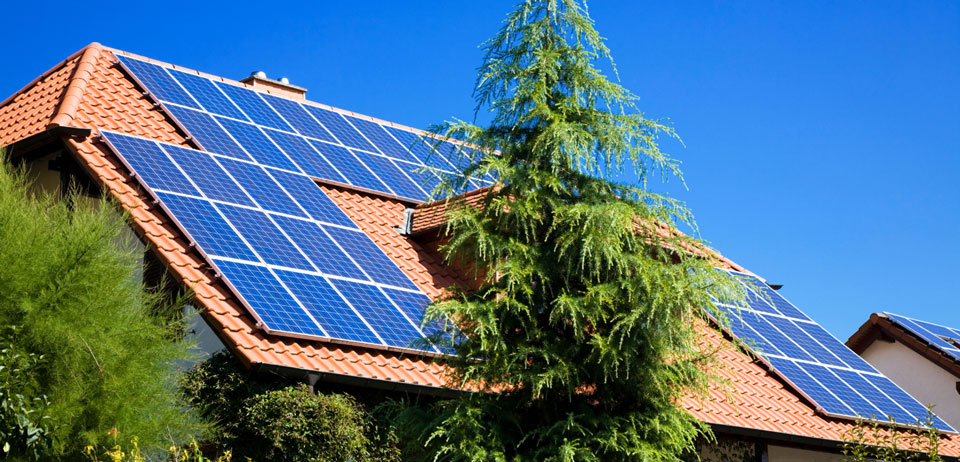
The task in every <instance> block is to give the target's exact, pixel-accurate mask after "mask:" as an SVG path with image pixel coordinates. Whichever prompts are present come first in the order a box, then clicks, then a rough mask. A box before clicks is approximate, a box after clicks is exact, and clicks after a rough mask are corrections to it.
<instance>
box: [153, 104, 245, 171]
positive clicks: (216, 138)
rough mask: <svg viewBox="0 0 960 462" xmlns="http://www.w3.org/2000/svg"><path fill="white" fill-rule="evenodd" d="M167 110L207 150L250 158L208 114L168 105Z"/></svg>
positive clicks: (234, 156)
mask: <svg viewBox="0 0 960 462" xmlns="http://www.w3.org/2000/svg"><path fill="white" fill-rule="evenodd" d="M167 110H168V111H170V113H171V114H173V117H175V118H176V119H177V120H178V121H179V122H180V123H181V124H183V126H184V128H186V129H187V131H188V132H190V134H191V135H193V137H194V138H196V139H197V141H199V142H200V144H201V145H202V146H203V148H204V149H206V150H207V151H210V152H215V153H217V154H222V155H224V156H227V157H233V158H234V159H240V160H250V156H248V155H247V153H245V152H244V151H243V149H241V148H240V146H239V145H238V144H237V142H236V141H234V140H233V139H232V138H230V135H228V134H227V132H225V131H224V130H223V129H222V128H220V125H219V124H217V122H216V121H215V120H214V119H213V116H211V115H210V114H207V113H204V112H198V111H194V110H192V109H186V108H182V107H177V106H168V107H167Z"/></svg>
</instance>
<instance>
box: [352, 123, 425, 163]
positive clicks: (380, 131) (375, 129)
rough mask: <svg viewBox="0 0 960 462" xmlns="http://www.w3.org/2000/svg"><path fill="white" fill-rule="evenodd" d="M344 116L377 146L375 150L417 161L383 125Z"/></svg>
mask: <svg viewBox="0 0 960 462" xmlns="http://www.w3.org/2000/svg"><path fill="white" fill-rule="evenodd" d="M344 117H346V118H347V120H349V121H350V123H351V124H352V125H353V126H354V127H356V128H357V130H360V133H363V136H365V137H366V138H367V139H368V140H370V141H371V142H372V143H373V144H374V146H376V147H377V150H379V151H380V152H381V153H383V154H384V155H386V156H389V157H392V158H394V159H399V160H403V161H406V162H413V163H417V162H418V161H417V159H416V158H415V157H413V154H410V152H409V151H407V150H406V148H405V147H404V146H403V145H401V144H400V142H399V141H397V140H396V139H394V138H393V137H392V136H390V134H389V133H387V131H386V129H384V128H383V125H380V124H378V123H376V122H371V121H369V120H364V119H360V118H357V117H351V116H344Z"/></svg>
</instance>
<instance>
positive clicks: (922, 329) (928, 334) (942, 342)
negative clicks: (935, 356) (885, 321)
mask: <svg viewBox="0 0 960 462" xmlns="http://www.w3.org/2000/svg"><path fill="white" fill-rule="evenodd" d="M883 314H884V316H886V317H888V318H890V319H891V320H892V321H893V322H894V323H896V324H897V325H899V326H900V327H902V328H904V329H906V330H907V331H908V332H910V333H912V334H913V335H916V336H917V337H920V338H921V339H923V340H924V341H926V342H927V343H929V344H930V345H932V346H934V347H936V348H937V349H939V350H940V351H942V352H943V353H946V354H947V355H949V356H952V357H953V358H954V359H955V360H958V361H960V348H958V346H957V345H958V343H960V330H957V329H953V328H951V327H947V326H941V325H939V324H934V323H931V322H927V321H921V320H919V319H913V318H909V317H907V316H902V315H899V314H893V313H883Z"/></svg>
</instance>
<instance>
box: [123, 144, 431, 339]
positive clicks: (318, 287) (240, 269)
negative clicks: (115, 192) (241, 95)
mask: <svg viewBox="0 0 960 462" xmlns="http://www.w3.org/2000/svg"><path fill="white" fill-rule="evenodd" d="M250 127H253V126H250ZM104 136H105V138H106V140H107V143H108V144H109V145H110V146H112V147H113V148H114V149H115V150H116V152H117V154H118V155H119V156H120V157H121V158H122V159H124V161H125V162H126V163H127V164H128V165H130V166H132V167H131V168H132V169H133V170H134V172H137V171H139V170H143V172H145V173H144V174H138V178H139V179H140V181H141V183H142V184H143V185H144V186H145V187H147V188H148V189H150V190H151V191H152V192H153V194H155V195H156V196H157V197H158V198H159V199H160V203H161V204H162V205H163V207H164V208H165V209H166V210H167V212H168V213H169V214H170V216H171V217H172V218H173V219H174V220H175V221H176V222H177V223H178V225H179V226H180V227H181V228H182V229H183V230H184V231H185V232H186V233H187V234H188V235H189V236H190V237H191V239H193V240H194V242H195V243H196V244H197V246H198V248H199V249H201V250H202V251H203V252H204V254H206V256H207V257H209V258H210V261H211V263H212V264H214V265H215V266H216V267H217V269H218V270H219V271H220V273H221V275H222V277H223V279H224V280H225V281H226V282H227V283H228V284H229V285H230V286H231V287H232V288H233V289H234V290H235V291H236V293H237V295H238V296H239V297H240V298H241V299H242V300H243V301H244V303H245V305H246V306H247V307H248V308H250V311H251V313H252V314H253V315H254V316H255V317H257V319H258V320H260V321H261V322H262V323H263V327H264V328H265V329H266V330H267V331H269V332H273V333H279V334H289V335H295V336H307V337H322V338H325V339H326V338H330V339H333V340H340V341H347V342H355V343H363V344H372V345H379V346H390V347H397V348H409V347H416V348H426V349H427V350H428V351H430V352H437V351H438V350H436V349H435V348H434V347H432V346H430V345H420V344H415V343H416V340H417V339H419V338H422V337H423V334H422V332H421V331H419V330H418V328H417V324H416V323H417V322H419V321H420V319H419V318H417V319H414V316H419V313H422V310H423V308H424V307H426V305H427V303H429V300H428V299H427V297H426V296H425V295H423V294H422V293H421V292H420V291H419V289H417V288H416V286H415V285H414V284H413V283H412V281H410V279H409V278H407V277H406V275H404V274H403V272H402V271H400V269H399V268H398V267H397V266H396V265H395V264H394V263H393V262H392V261H391V260H390V259H389V258H388V257H387V256H386V254H384V253H383V251H381V250H380V249H379V247H377V245H376V244H374V242H373V241H372V240H370V238H369V237H367V235H366V234H364V233H363V232H362V231H361V230H360V229H359V228H357V227H356V225H355V224H354V223H353V221H351V220H350V218H348V217H347V216H346V215H345V214H344V213H343V211H342V210H340V209H339V208H338V207H337V206H336V205H335V204H334V203H333V202H332V201H331V200H330V198H329V197H327V196H326V194H325V193H324V192H323V191H322V190H321V189H320V187H319V186H318V185H317V184H316V183H315V182H314V181H313V180H311V179H310V178H309V177H307V176H306V175H304V174H302V173H296V172H292V171H286V170H280V169H276V168H272V167H265V166H263V165H261V164H257V163H250V162H241V161H238V160H234V159H231V158H228V157H224V156H221V155H219V154H212V153H206V152H202V151H197V150H192V149H187V148H183V147H179V146H174V145H169V144H163V143H156V142H153V141H148V140H144V139H140V138H134V137H129V136H126V135H120V134H115V133H111V132H104ZM137 166H139V167H137ZM221 166H222V167H221ZM183 173H186V175H187V176H184V174H183ZM234 180H236V181H234ZM164 188H167V189H164ZM288 193H289V195H287V194H288ZM251 198H252V199H251ZM261 209H262V210H261ZM288 215H293V216H296V217H299V218H293V217H291V216H288ZM330 281H334V282H333V284H334V285H331V283H330ZM375 283H376V284H379V286H378V285H375ZM335 286H336V287H335ZM386 294H391V295H390V296H389V297H388V296H387V295H386ZM344 297H346V298H344Z"/></svg>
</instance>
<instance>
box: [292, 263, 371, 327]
mask: <svg viewBox="0 0 960 462" xmlns="http://www.w3.org/2000/svg"><path fill="white" fill-rule="evenodd" d="M277 275H278V276H279V277H280V280H281V281H283V282H284V284H285V285H286V286H287V287H288V288H290V291H292V292H293V294H294V296H296V298H297V299H298V300H300V303H301V304H302V305H303V306H304V307H305V308H306V309H307V311H308V312H310V314H311V315H313V317H314V319H316V320H317V322H318V323H320V325H321V326H323V330H325V331H326V332H327V334H328V335H330V336H331V337H334V338H341V339H351V340H353V341H357V342H363V343H370V344H374V345H382V344H383V341H381V340H380V339H379V338H377V336H376V334H374V332H373V331H372V330H370V327H368V326H367V325H366V324H365V323H364V322H363V320H362V319H361V318H360V316H359V315H358V314H357V313H356V312H355V311H354V310H353V309H352V308H350V306H349V305H347V302H345V301H344V300H343V297H341V296H340V294H338V293H337V292H336V291H335V290H334V289H333V286H331V285H330V283H329V282H327V280H326V279H325V278H323V277H322V276H315V275H311V274H304V273H295V272H292V271H282V270H278V271H277Z"/></svg>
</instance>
